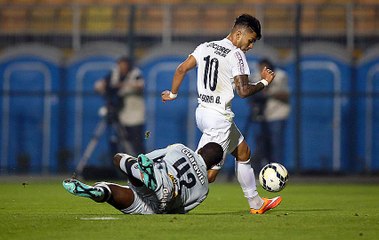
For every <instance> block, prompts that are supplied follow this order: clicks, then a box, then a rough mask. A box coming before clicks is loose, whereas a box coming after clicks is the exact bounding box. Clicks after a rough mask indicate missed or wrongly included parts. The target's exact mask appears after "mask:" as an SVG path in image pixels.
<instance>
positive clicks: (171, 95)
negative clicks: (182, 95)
mask: <svg viewBox="0 0 379 240" xmlns="http://www.w3.org/2000/svg"><path fill="white" fill-rule="evenodd" d="M169 96H170V98H171V99H175V98H176V97H177V96H178V94H177V93H172V92H171V91H170V95H169Z"/></svg>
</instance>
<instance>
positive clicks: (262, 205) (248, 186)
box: [232, 140, 282, 214]
mask: <svg viewBox="0 0 379 240" xmlns="http://www.w3.org/2000/svg"><path fill="white" fill-rule="evenodd" d="M232 155H233V156H234V157H235V158H236V160H237V162H236V175H237V180H238V182H239V183H240V185H241V188H242V191H243V193H244V195H245V197H246V199H247V201H248V203H249V206H250V213H252V214H262V213H264V212H266V211H267V210H270V209H272V208H274V207H276V206H277V205H279V204H280V202H281V200H282V198H281V197H276V198H272V199H266V198H261V197H260V196H259V194H258V191H257V186H256V181H255V174H254V169H253V168H252V167H251V164H250V148H249V146H248V145H247V142H246V141H245V140H243V141H242V142H241V143H240V144H239V145H238V146H237V147H236V148H235V150H234V151H233V152H232Z"/></svg>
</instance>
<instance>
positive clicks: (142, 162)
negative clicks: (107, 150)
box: [113, 153, 157, 191]
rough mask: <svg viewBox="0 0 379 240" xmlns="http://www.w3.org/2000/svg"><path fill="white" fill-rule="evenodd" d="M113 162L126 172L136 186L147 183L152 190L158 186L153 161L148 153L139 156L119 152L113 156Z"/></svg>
mask: <svg viewBox="0 0 379 240" xmlns="http://www.w3.org/2000/svg"><path fill="white" fill-rule="evenodd" d="M113 163H114V164H115V165H116V166H117V165H118V166H119V168H120V169H121V171H122V172H124V173H125V174H126V175H127V176H128V179H129V182H130V183H131V184H133V185H134V186H136V187H141V186H143V185H145V186H146V187H148V188H149V189H151V190H153V191H154V190H155V188H156V187H157V184H156V179H155V176H154V169H153V161H152V160H150V159H149V158H148V157H147V156H146V155H144V154H140V155H138V158H135V157H133V156H130V155H128V154H125V153H117V154H116V155H115V156H114V157H113Z"/></svg>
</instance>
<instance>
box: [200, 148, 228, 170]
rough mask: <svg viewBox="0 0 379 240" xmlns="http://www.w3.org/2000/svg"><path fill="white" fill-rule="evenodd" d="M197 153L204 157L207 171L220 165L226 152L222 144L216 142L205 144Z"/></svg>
mask: <svg viewBox="0 0 379 240" xmlns="http://www.w3.org/2000/svg"><path fill="white" fill-rule="evenodd" d="M197 152H198V153H199V155H200V156H202V157H203V159H204V161H205V164H206V165H207V170H208V169H211V167H213V166H214V165H216V164H217V163H219V162H220V161H221V160H222V159H223V157H224V150H223V149H222V147H221V145H220V144H218V143H215V142H209V143H207V144H205V145H204V146H203V147H202V148H200V149H199V150H198V151H197Z"/></svg>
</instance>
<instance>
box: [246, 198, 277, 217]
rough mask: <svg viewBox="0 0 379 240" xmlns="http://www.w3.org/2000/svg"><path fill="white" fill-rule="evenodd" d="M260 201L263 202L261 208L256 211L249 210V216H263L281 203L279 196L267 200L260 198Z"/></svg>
mask: <svg viewBox="0 0 379 240" xmlns="http://www.w3.org/2000/svg"><path fill="white" fill-rule="evenodd" d="M262 199H263V201H264V202H263V205H262V207H261V208H260V209H258V210H257V209H254V208H250V213H251V214H263V213H265V212H266V211H268V210H270V209H273V208H275V207H276V206H278V205H279V204H280V203H281V202H282V197H281V196H278V197H274V198H269V199H268V198H262Z"/></svg>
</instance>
